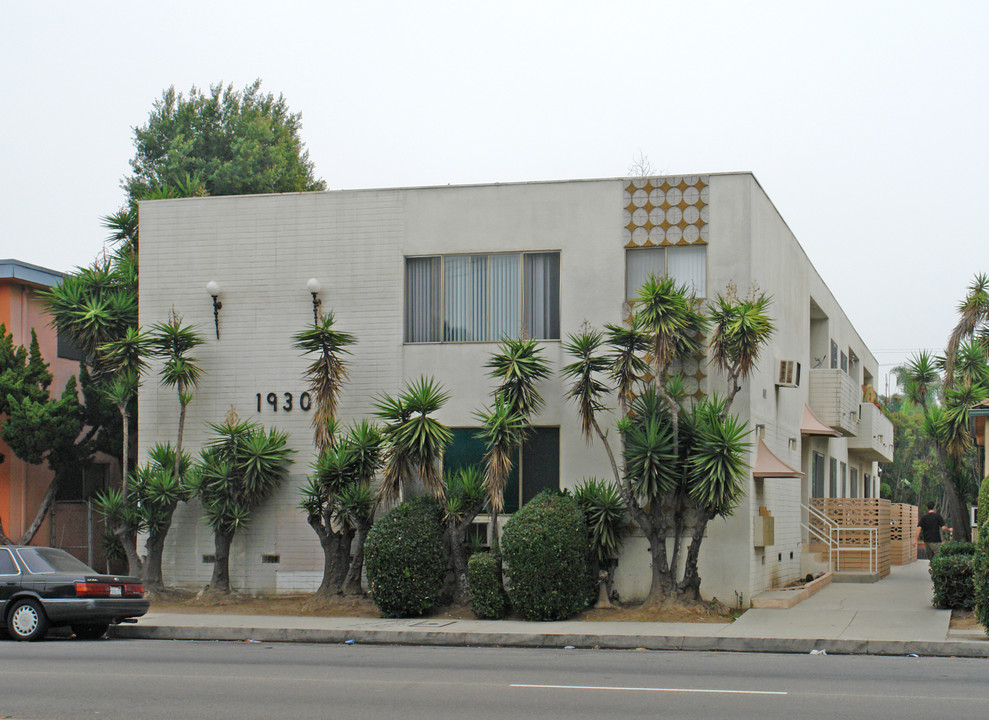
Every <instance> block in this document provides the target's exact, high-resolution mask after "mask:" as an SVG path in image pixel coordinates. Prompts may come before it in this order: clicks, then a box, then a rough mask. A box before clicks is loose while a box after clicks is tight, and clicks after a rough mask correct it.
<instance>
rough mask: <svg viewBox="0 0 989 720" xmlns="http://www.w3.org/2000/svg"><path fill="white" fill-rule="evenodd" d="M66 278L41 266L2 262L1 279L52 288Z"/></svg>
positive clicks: (12, 261)
mask: <svg viewBox="0 0 989 720" xmlns="http://www.w3.org/2000/svg"><path fill="white" fill-rule="evenodd" d="M64 277H65V273H60V272H58V271H57V270H51V269H49V268H45V267H41V266H40V265H32V264H31V263H26V262H23V261H21V260H13V259H7V260H0V279H7V278H9V279H11V280H23V281H24V282H26V283H31V284H32V285H41V286H43V287H51V286H52V285H58V284H59V283H60V282H61V281H62V278H64Z"/></svg>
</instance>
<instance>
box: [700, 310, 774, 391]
mask: <svg viewBox="0 0 989 720" xmlns="http://www.w3.org/2000/svg"><path fill="white" fill-rule="evenodd" d="M771 303H772V298H771V297H770V296H768V295H766V294H765V293H760V294H758V295H753V296H751V297H748V298H744V299H736V298H729V297H725V296H724V295H718V296H717V297H716V298H715V299H714V302H713V303H712V308H711V311H710V316H711V324H712V326H713V330H712V333H711V340H710V347H711V362H712V363H714V365H715V366H716V367H717V368H718V369H719V370H721V371H722V372H723V373H726V374H730V375H737V377H738V378H739V379H741V380H744V379H746V378H748V377H749V375H751V373H752V371H753V370H754V369H755V367H756V365H757V364H758V362H759V355H760V353H761V352H762V349H763V348H764V347H765V346H766V344H767V343H768V342H769V339H770V338H771V337H772V335H773V333H774V332H775V326H774V324H773V321H772V319H771V318H770V317H769V312H768V311H769V306H770V304H771Z"/></svg>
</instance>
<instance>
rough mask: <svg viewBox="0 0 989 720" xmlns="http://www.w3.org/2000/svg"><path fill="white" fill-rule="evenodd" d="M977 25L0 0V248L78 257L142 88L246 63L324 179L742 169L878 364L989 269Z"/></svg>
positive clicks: (732, 11)
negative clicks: (279, 97) (636, 164)
mask: <svg viewBox="0 0 989 720" xmlns="http://www.w3.org/2000/svg"><path fill="white" fill-rule="evenodd" d="M987 38H989V3H986V2H979V1H973V2H938V3H933V2H929V1H924V2H919V1H917V0H899V1H898V2H867V1H863V0H859V1H858V2H841V1H837V2H836V1H834V0H832V1H830V2H793V1H792V0H791V1H789V2H779V3H770V2H751V3H750V2H746V3H742V2H704V3H701V2H691V1H690V0H681V1H680V2H667V1H665V0H653V1H652V2H630V1H621V0H612V2H608V3H604V2H578V1H576V0H568V1H567V2H541V1H539V0H528V1H523V2H514V1H507V0H498V2H485V3H479V2H469V1H467V0H460V1H459V2H435V1H432V0H419V1H417V2H408V1H407V0H405V1H400V2H395V1H392V0H377V1H376V2H366V3H364V2H292V1H283V2H271V1H270V0H268V1H267V2H254V1H252V0H238V1H237V2H202V0H199V1H198V2H187V1H186V0H171V1H170V2H167V3H138V2H99V1H90V2H86V3H80V2H68V1H66V2H51V1H44V0H38V1H36V2H15V1H14V0H0V102H2V110H0V137H2V151H0V218H2V220H0V229H2V230H0V257H13V258H16V259H19V260H23V261H25V262H30V263H35V264H38V265H43V266H46V267H50V268H53V269H56V270H71V269H72V268H73V267H75V266H79V265H88V264H89V263H90V262H91V261H92V260H93V259H94V257H95V256H96V255H97V254H98V253H99V252H100V250H101V248H102V246H103V239H104V237H105V235H106V231H105V230H104V229H103V228H102V227H101V226H100V222H99V218H100V217H101V216H103V215H106V214H109V213H111V212H114V211H115V210H116V209H117V208H118V207H119V206H120V205H121V203H122V201H123V192H122V191H121V189H120V186H119V183H120V179H121V177H123V176H124V175H125V174H127V173H128V172H129V166H128V160H129V159H130V158H131V157H132V156H133V144H132V128H133V127H134V126H136V125H141V124H143V123H144V122H145V121H146V119H147V116H148V113H149V111H150V109H151V105H152V103H153V101H154V100H155V99H156V98H157V97H158V96H159V95H160V94H161V91H162V90H163V89H164V88H166V87H168V86H169V85H173V84H174V85H175V87H176V89H177V90H182V91H188V89H189V88H190V86H192V85H193V84H196V85H199V86H200V87H206V86H208V85H209V84H210V83H216V82H219V81H223V82H225V83H231V82H232V83H233V84H234V86H235V87H236V88H242V87H243V86H245V85H246V84H247V83H249V82H250V81H252V80H253V79H255V78H258V77H260V78H261V79H262V80H263V81H264V85H263V88H264V89H265V90H266V91H272V92H274V93H275V94H278V93H283V94H284V95H285V97H286V99H287V101H288V104H289V106H290V107H291V109H292V110H293V111H296V112H301V113H302V115H303V130H302V136H303V139H304V140H305V142H306V144H307V146H308V148H309V151H310V156H311V159H312V160H313V161H314V163H315V166H316V173H317V176H318V177H321V178H323V179H325V180H326V182H327V185H328V187H329V188H330V189H338V188H363V187H395V186H406V185H433V184H446V183H452V184H458V183H474V182H480V183H487V182H509V181H525V180H559V179H570V178H594V177H616V176H623V175H625V174H626V173H627V171H628V168H629V165H630V164H631V163H632V161H633V159H634V158H635V157H636V156H637V155H638V154H639V152H642V153H644V154H645V155H646V156H647V157H648V158H649V160H650V162H651V163H652V165H653V166H654V167H655V168H656V169H657V170H658V171H660V172H667V173H685V174H686V173H689V174H699V173H706V172H727V171H737V170H751V171H752V172H754V173H755V175H756V177H757V178H758V179H759V181H760V182H761V183H762V185H763V187H764V188H765V189H766V191H767V192H768V193H769V196H770V197H771V198H772V200H773V201H774V202H775V204H776V206H777V208H778V209H779V210H780V212H781V213H782V215H783V217H784V219H785V220H786V222H787V223H788V224H789V226H790V228H791V229H792V230H793V232H794V233H795V234H796V236H797V238H798V239H799V241H800V243H801V244H802V245H803V247H804V249H805V250H806V251H807V254H808V255H809V256H810V258H811V261H812V262H813V263H814V264H815V266H816V267H817V269H818V271H819V272H820V273H821V275H822V276H823V278H824V280H825V281H826V282H827V283H828V284H829V286H830V287H831V289H832V291H833V292H834V294H835V296H836V297H837V299H838V301H839V302H840V303H841V304H842V305H843V307H844V308H845V310H846V312H847V313H848V315H849V317H850V318H851V320H852V322H853V323H854V324H855V326H856V327H857V329H858V330H859V333H860V334H861V335H862V337H863V339H864V340H865V342H866V343H867V344H868V345H869V346H870V347H871V348H872V349H873V351H874V352H875V354H876V356H877V358H878V360H879V362H880V364H881V367H880V374H881V375H884V374H885V373H886V372H887V370H889V369H890V367H892V364H895V363H898V362H901V361H902V360H903V359H905V358H906V357H907V355H908V354H909V353H910V352H911V351H912V350H914V349H917V348H931V349H940V348H942V347H943V345H944V342H945V339H946V337H947V335H948V333H949V331H950V329H951V327H952V326H953V325H954V322H955V306H956V304H957V303H958V301H959V300H960V299H961V298H962V296H963V295H964V291H965V287H966V286H967V284H968V283H969V281H970V280H971V278H972V277H973V275H974V274H975V273H976V272H979V271H989V262H987V258H986V255H987V253H986V244H985V234H986V228H987V225H989V175H987V173H986V168H987V167H989V153H987V144H986V140H985V138H986V133H987V131H989V123H987V103H989V93H987V90H989V88H987V81H986V72H987V68H989V40H987ZM980 248H982V249H981V250H980ZM884 383H885V379H884V378H879V379H877V384H879V385H881V386H882V385H884ZM883 389H884V388H883V387H880V390H883Z"/></svg>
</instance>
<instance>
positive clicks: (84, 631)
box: [72, 623, 110, 640]
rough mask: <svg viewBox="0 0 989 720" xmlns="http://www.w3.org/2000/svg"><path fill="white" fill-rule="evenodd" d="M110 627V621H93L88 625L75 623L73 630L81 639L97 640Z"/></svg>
mask: <svg viewBox="0 0 989 720" xmlns="http://www.w3.org/2000/svg"><path fill="white" fill-rule="evenodd" d="M109 627H110V625H109V623H93V624H87V625H73V626H72V632H74V633H75V634H76V637H77V638H79V639H80V640H95V639H96V638H101V637H103V635H104V634H105V633H106V631H107V629H108V628H109Z"/></svg>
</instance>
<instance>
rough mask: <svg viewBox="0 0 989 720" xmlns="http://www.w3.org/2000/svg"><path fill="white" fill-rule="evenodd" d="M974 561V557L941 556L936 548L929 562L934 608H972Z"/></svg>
mask: <svg viewBox="0 0 989 720" xmlns="http://www.w3.org/2000/svg"><path fill="white" fill-rule="evenodd" d="M959 544H960V543H959ZM974 560H975V556H974V555H959V554H942V553H941V552H940V548H938V553H937V554H936V555H935V556H934V559H933V560H931V580H933V581H934V606H935V607H939V608H952V609H958V610H971V609H972V608H973V607H974V605H975V587H974V585H973V579H974V576H973V567H972V566H973V563H974Z"/></svg>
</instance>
